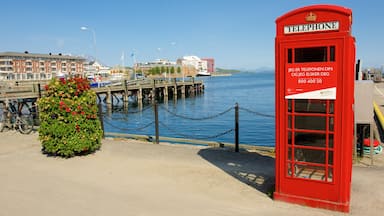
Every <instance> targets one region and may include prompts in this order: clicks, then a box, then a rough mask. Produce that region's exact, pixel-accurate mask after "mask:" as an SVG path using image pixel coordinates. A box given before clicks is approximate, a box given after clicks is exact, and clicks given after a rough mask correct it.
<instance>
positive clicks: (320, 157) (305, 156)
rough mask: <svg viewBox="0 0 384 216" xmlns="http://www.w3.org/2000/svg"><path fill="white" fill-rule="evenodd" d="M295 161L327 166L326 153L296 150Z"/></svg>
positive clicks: (322, 151)
mask: <svg viewBox="0 0 384 216" xmlns="http://www.w3.org/2000/svg"><path fill="white" fill-rule="evenodd" d="M295 161H300V162H307V163H318V164H325V151H324V150H313V149H299V148H295Z"/></svg>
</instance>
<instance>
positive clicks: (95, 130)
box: [38, 78, 102, 157]
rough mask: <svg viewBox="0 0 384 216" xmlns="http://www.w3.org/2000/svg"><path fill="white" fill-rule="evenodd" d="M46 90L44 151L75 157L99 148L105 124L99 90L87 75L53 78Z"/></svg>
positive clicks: (42, 126) (42, 104) (41, 133)
mask: <svg viewBox="0 0 384 216" xmlns="http://www.w3.org/2000/svg"><path fill="white" fill-rule="evenodd" d="M45 90H46V93H47V94H46V96H45V97H42V98H40V99H39V100H38V106H39V112H40V113H39V114H40V115H39V117H40V128H39V139H40V141H41V143H42V147H43V149H42V150H43V152H44V153H47V154H50V155H58V156H63V157H72V156H75V155H82V154H87V153H91V152H94V151H96V150H98V149H99V148H100V146H101V136H102V128H101V124H100V121H99V119H98V118H97V112H98V109H97V105H96V93H95V92H94V91H92V90H90V87H89V82H88V81H87V80H86V79H83V78H70V79H67V80H65V79H61V80H58V79H52V81H51V82H50V83H49V84H48V85H46V86H45Z"/></svg>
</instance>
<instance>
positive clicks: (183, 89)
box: [181, 84, 185, 98]
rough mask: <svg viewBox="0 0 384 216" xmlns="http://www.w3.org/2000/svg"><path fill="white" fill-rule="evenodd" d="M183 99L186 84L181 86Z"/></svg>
mask: <svg viewBox="0 0 384 216" xmlns="http://www.w3.org/2000/svg"><path fill="white" fill-rule="evenodd" d="M181 97H182V98H185V84H183V85H182V86H181Z"/></svg>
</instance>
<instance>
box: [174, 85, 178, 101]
mask: <svg viewBox="0 0 384 216" xmlns="http://www.w3.org/2000/svg"><path fill="white" fill-rule="evenodd" d="M173 98H177V85H174V86H173Z"/></svg>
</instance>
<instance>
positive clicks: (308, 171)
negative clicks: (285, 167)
mask: <svg viewBox="0 0 384 216" xmlns="http://www.w3.org/2000/svg"><path fill="white" fill-rule="evenodd" d="M294 169H295V170H294V175H295V177H297V178H305V179H312V180H319V181H325V179H326V176H325V173H326V172H325V168H324V167H318V166H311V165H307V164H296V165H295V166H294ZM328 178H329V177H328Z"/></svg>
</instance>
